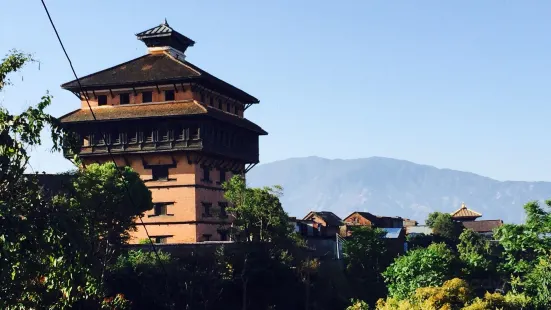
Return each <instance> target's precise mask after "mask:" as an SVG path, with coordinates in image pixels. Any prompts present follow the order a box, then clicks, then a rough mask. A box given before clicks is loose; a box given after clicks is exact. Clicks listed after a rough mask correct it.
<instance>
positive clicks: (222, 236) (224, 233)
mask: <svg viewBox="0 0 551 310" xmlns="http://www.w3.org/2000/svg"><path fill="white" fill-rule="evenodd" d="M218 234H219V235H220V241H228V232H227V231H225V230H219V231H218Z"/></svg>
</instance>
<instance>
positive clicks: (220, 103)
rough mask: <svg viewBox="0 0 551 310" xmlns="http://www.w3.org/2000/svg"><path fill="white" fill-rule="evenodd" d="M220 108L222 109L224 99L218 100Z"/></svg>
mask: <svg viewBox="0 0 551 310" xmlns="http://www.w3.org/2000/svg"><path fill="white" fill-rule="evenodd" d="M218 109H220V110H222V100H218Z"/></svg>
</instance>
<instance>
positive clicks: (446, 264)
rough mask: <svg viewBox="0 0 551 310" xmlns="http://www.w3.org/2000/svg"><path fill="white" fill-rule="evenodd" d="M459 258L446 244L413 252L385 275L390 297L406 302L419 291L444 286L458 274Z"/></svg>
mask: <svg viewBox="0 0 551 310" xmlns="http://www.w3.org/2000/svg"><path fill="white" fill-rule="evenodd" d="M455 259H456V258H455V256H454V254H453V252H452V251H451V250H450V249H449V248H448V247H446V245H445V244H444V243H433V244H431V245H430V246H428V247H427V248H423V249H415V250H412V251H409V252H408V253H407V254H406V255H404V256H400V257H398V258H397V259H396V260H395V261H394V262H393V263H392V264H391V265H390V266H389V267H388V268H387V269H386V270H385V272H384V273H383V276H384V278H385V282H386V283H387V288H388V291H389V295H390V296H391V297H394V298H397V299H405V298H407V297H409V296H411V294H413V293H414V292H415V290H416V289H417V288H420V287H428V286H440V285H442V284H443V283H444V281H446V280H449V279H451V278H452V277H453V275H454V269H455V268H454V267H455V264H456V263H455Z"/></svg>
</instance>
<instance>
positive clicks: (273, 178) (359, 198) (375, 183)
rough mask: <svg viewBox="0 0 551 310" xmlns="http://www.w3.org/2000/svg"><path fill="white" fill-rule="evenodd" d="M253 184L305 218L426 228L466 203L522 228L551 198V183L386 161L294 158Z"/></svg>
mask: <svg viewBox="0 0 551 310" xmlns="http://www.w3.org/2000/svg"><path fill="white" fill-rule="evenodd" d="M247 182H248V183H249V185H250V186H254V187H258V186H269V185H275V184H278V185H281V186H283V189H284V196H283V197H282V203H283V207H284V208H285V210H286V211H287V212H288V213H289V214H290V215H291V216H297V217H300V218H301V217H303V216H305V215H306V214H307V213H308V212H309V211H312V210H317V211H321V210H323V211H332V212H334V213H335V214H337V215H338V216H341V217H345V216H347V215H348V214H350V213H351V212H353V211H368V212H371V213H373V214H376V215H387V216H401V217H406V218H411V219H415V220H418V221H419V222H420V223H423V222H424V220H425V219H426V217H427V215H428V214H429V213H430V212H433V211H441V212H453V211H455V210H456V209H458V208H459V207H460V206H461V202H465V204H466V205H467V207H468V208H470V209H472V210H475V211H477V212H479V213H482V214H483V217H482V218H481V219H502V220H503V221H505V222H510V223H520V222H523V221H524V219H525V216H524V210H523V208H522V206H523V205H524V204H525V203H526V202H528V201H530V200H545V199H548V198H551V182H517V181H506V182H500V181H496V180H493V179H490V178H487V177H483V176H479V175H476V174H473V173H468V172H461V171H455V170H450V169H438V168H435V167H432V166H426V165H419V164H415V163H412V162H408V161H405V160H397V159H391V158H382V157H370V158H364V159H353V160H340V159H336V160H330V159H325V158H320V157H306V158H291V159H286V160H282V161H277V162H273V163H268V164H263V165H259V166H257V167H255V168H254V169H252V170H251V171H250V172H249V173H248V174H247Z"/></svg>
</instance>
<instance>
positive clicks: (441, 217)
mask: <svg viewBox="0 0 551 310" xmlns="http://www.w3.org/2000/svg"><path fill="white" fill-rule="evenodd" d="M425 222H426V224H427V226H429V227H430V228H432V232H433V234H434V235H436V236H441V237H443V238H444V239H446V241H448V242H451V243H455V242H456V241H457V238H458V237H459V234H460V233H461V230H462V228H461V226H460V224H458V223H455V222H454V221H453V220H452V217H451V215H450V214H449V213H441V212H433V213H431V214H429V216H428V218H427V220H426V221H425Z"/></svg>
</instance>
